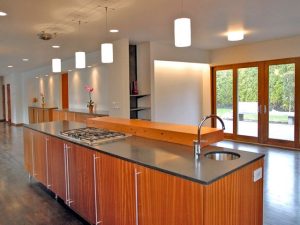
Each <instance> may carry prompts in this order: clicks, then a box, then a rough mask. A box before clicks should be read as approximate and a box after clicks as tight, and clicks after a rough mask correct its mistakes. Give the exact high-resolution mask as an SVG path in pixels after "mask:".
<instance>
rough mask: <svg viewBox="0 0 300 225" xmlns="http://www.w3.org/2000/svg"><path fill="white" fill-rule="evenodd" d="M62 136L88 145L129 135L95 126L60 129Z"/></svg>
mask: <svg viewBox="0 0 300 225" xmlns="http://www.w3.org/2000/svg"><path fill="white" fill-rule="evenodd" d="M60 134H61V135H62V136H64V137H67V138H68V139H71V140H74V141H77V142H81V143H85V144H88V145H98V144H102V143H106V142H110V141H115V140H120V139H124V138H126V137H128V136H130V135H128V134H125V133H120V132H115V131H110V130H105V129H100V128H95V127H86V128H79V129H72V130H67V131H62V132H61V133H60Z"/></svg>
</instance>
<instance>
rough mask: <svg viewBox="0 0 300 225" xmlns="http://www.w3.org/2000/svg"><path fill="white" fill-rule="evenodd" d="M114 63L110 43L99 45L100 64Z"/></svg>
mask: <svg viewBox="0 0 300 225" xmlns="http://www.w3.org/2000/svg"><path fill="white" fill-rule="evenodd" d="M107 9H108V7H105V15H106V19H105V26H106V36H107ZM113 61H114V50H113V44H112V43H102V44H101V62H102V63H113Z"/></svg>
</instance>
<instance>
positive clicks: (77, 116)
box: [75, 113, 95, 123]
mask: <svg viewBox="0 0 300 225" xmlns="http://www.w3.org/2000/svg"><path fill="white" fill-rule="evenodd" d="M93 117H95V116H93V115H88V114H82V113H76V114H75V121H76V122H80V123H86V122H87V119H88V118H93Z"/></svg>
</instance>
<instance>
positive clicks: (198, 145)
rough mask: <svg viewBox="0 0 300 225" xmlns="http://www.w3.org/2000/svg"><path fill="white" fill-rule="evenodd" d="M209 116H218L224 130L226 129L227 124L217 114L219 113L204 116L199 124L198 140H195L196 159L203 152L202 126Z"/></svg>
mask: <svg viewBox="0 0 300 225" xmlns="http://www.w3.org/2000/svg"><path fill="white" fill-rule="evenodd" d="M209 118H217V119H218V120H219V121H220V122H221V124H222V130H225V124H224V122H223V120H222V119H221V118H220V117H219V116H217V115H210V116H205V117H203V119H202V120H201V122H200V123H199V125H198V133H197V135H198V140H194V155H195V159H198V158H199V156H200V154H201V128H202V126H203V124H204V122H205V121H206V120H208V119H209Z"/></svg>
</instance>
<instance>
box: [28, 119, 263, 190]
mask: <svg viewBox="0 0 300 225" xmlns="http://www.w3.org/2000/svg"><path fill="white" fill-rule="evenodd" d="M25 127H27V128H30V129H33V130H36V131H39V132H42V133H44V134H47V135H51V136H54V137H58V138H60V139H64V140H68V141H70V142H73V143H77V144H79V145H82V146H84V147H86V148H89V149H92V150H96V151H99V152H102V153H105V154H108V155H111V156H115V157H117V158H120V159H123V160H126V161H130V162H133V163H136V164H139V165H142V166H145V167H149V168H152V169H155V170H159V171H162V172H165V173H168V174H171V175H175V176H178V177H181V178H184V179H187V180H191V181H194V182H198V183H201V184H204V185H208V184H211V183H213V182H215V181H217V180H219V179H221V178H223V177H225V176H227V175H229V174H231V173H233V172H234V171H237V170H239V169H240V168H242V167H244V166H246V165H248V164H251V163H252V162H254V161H256V160H259V159H261V158H263V157H264V155H263V154H257V153H250V152H245V151H238V150H232V149H226V148H220V147H216V146H212V145H211V146H207V147H205V148H204V149H203V154H202V155H201V157H200V159H198V160H195V159H194V155H193V150H192V149H191V147H190V146H184V145H179V144H174V143H168V142H164V141H158V140H151V139H148V138H142V137H137V136H131V137H128V138H126V139H124V140H119V141H115V142H111V143H105V144H101V145H98V146H89V145H86V144H82V143H78V142H76V141H72V140H70V139H68V138H65V137H62V136H61V135H60V132H61V131H66V130H70V129H76V128H83V127H86V125H85V124H83V123H77V122H69V121H56V122H49V123H39V124H30V125H25ZM210 151H231V152H235V153H238V154H239V155H240V156H241V157H240V158H239V159H236V160H230V161H215V160H211V159H208V158H206V157H204V156H203V155H204V154H205V153H207V152H210Z"/></svg>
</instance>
